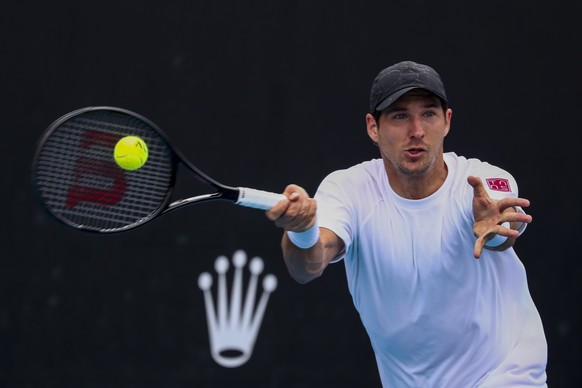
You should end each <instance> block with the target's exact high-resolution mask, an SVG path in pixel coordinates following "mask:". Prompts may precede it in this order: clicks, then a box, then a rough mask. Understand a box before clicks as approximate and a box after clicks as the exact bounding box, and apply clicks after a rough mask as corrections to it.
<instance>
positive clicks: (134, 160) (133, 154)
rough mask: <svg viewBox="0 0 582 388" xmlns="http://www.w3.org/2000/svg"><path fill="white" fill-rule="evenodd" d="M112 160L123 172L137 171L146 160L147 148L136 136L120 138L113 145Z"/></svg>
mask: <svg viewBox="0 0 582 388" xmlns="http://www.w3.org/2000/svg"><path fill="white" fill-rule="evenodd" d="M113 158H114V159H115V162H116V163H117V164H118V165H119V167H121V168H123V169H124V170H130V171H131V170H137V169H138V168H141V167H142V166H143V165H144V164H145V162H146V161H147V160H148V146H147V145H146V143H145V142H144V141H143V140H142V139H140V138H139V137H137V136H125V137H122V138H121V139H120V140H119V141H118V142H117V144H116V145H115V149H114V150H113Z"/></svg>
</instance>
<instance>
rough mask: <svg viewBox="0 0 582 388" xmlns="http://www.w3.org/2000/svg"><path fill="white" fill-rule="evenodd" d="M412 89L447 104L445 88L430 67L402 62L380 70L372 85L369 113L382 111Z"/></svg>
mask: <svg viewBox="0 0 582 388" xmlns="http://www.w3.org/2000/svg"><path fill="white" fill-rule="evenodd" d="M412 89H425V90H428V91H429V92H431V93H433V94H434V95H436V96H437V97H438V98H440V99H441V100H442V101H443V103H444V104H448V101H447V95H446V93H445V86H444V85H443V81H442V80H441V77H440V76H439V74H438V73H437V72H436V71H435V70H434V69H433V68H432V67H430V66H427V65H423V64H420V63H416V62H412V61H403V62H399V63H396V64H394V65H392V66H389V67H387V68H385V69H384V70H382V71H381V72H380V73H378V75H377V76H376V78H374V82H373V84H372V91H371V93H370V113H372V114H374V113H375V112H376V111H382V110H384V109H386V108H388V107H389V106H390V105H392V103H393V102H394V101H396V100H398V99H399V98H400V97H401V96H402V95H404V94H405V93H407V92H409V91H411V90H412Z"/></svg>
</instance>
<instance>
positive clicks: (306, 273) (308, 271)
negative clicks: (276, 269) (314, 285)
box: [287, 264, 325, 284]
mask: <svg viewBox="0 0 582 388" xmlns="http://www.w3.org/2000/svg"><path fill="white" fill-rule="evenodd" d="M287 269H288V271H289V274H290V275H291V277H292V278H293V280H295V281H296V282H297V283H299V284H306V283H309V282H310V281H312V280H315V279H317V278H318V277H320V276H321V275H323V270H324V269H325V266H323V265H321V264H317V265H316V264H306V265H305V266H301V267H299V268H298V267H296V266H293V265H288V266H287Z"/></svg>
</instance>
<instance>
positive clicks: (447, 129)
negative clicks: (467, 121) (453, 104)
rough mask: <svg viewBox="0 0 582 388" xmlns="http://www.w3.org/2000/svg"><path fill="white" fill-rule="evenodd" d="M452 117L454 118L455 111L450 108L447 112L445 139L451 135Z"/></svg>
mask: <svg viewBox="0 0 582 388" xmlns="http://www.w3.org/2000/svg"><path fill="white" fill-rule="evenodd" d="M452 117H453V110H452V109H451V108H449V109H447V111H446V112H445V122H446V128H445V137H446V136H447V135H448V134H449V131H450V130H451V118H452Z"/></svg>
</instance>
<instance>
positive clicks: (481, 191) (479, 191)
mask: <svg viewBox="0 0 582 388" xmlns="http://www.w3.org/2000/svg"><path fill="white" fill-rule="evenodd" d="M467 182H468V183H469V184H470V185H471V187H473V195H474V196H475V197H486V196H488V194H487V191H486V190H485V186H483V182H482V181H481V178H479V177H477V176H472V175H470V176H468V177H467Z"/></svg>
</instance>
